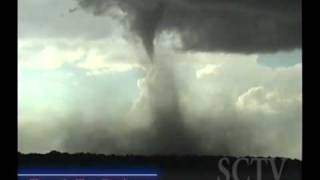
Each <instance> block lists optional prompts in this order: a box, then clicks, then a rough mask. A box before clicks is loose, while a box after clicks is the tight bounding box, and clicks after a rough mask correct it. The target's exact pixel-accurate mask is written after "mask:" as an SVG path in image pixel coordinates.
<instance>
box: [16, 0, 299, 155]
mask: <svg viewBox="0 0 320 180" xmlns="http://www.w3.org/2000/svg"><path fill="white" fill-rule="evenodd" d="M159 2H160V3H159ZM300 18H301V10H300V1H299V0H292V1H287V0H277V1H276V0H270V1H264V2H262V1H261V3H260V1H259V2H258V1H250V0H245V1H243V2H241V3H240V1H239V2H238V1H225V2H224V1H221V0H213V1H204V0H202V1H195V0H172V1H167V0H149V1H145V0H132V1H128V0H108V1H99V0H94V1H93V0H91V1H89V0H19V1H18V73H19V74H18V112H19V113H18V148H19V151H21V152H41V153H44V152H48V151H51V150H60V151H67V152H83V151H84V152H95V153H105V154H108V153H115V154H117V153H119V154H124V153H129V154H132V153H133V154H153V153H197V154H210V155H235V156H246V155H252V156H283V157H290V158H298V159H301V143H302V142H301V141H302V137H301V136H302V133H301V132H302V131H301V121H302V117H301V113H302V108H301V106H302V73H301V72H302V69H301V68H302V56H301V54H302V52H301V19H300Z"/></svg>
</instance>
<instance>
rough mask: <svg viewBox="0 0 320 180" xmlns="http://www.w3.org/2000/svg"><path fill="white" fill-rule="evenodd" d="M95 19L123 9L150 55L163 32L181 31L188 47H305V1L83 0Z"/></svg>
mask: <svg viewBox="0 0 320 180" xmlns="http://www.w3.org/2000/svg"><path fill="white" fill-rule="evenodd" d="M78 2H79V5H80V7H83V8H84V9H87V10H89V11H91V12H93V13H94V14H95V15H104V14H107V13H108V9H110V8H111V7H118V8H120V9H121V10H122V11H124V12H125V13H126V18H125V19H126V20H127V21H128V22H129V24H130V27H131V30H133V31H134V32H136V34H137V35H138V36H139V37H141V39H142V42H143V44H144V46H145V49H146V50H147V52H148V54H149V56H150V57H152V56H153V53H154V52H153V51H154V45H153V41H154V39H155V37H156V35H157V33H159V32H161V31H175V32H178V34H179V35H180V38H181V40H182V43H183V47H182V48H183V49H184V50H188V51H220V52H235V53H266V52H276V51H280V50H291V49H294V48H299V47H301V35H302V34H301V24H302V23H301V1H300V0H269V1H251V0H244V1H234V0H229V1H225V0H171V1H169V0H106V1H105V0H94V1H92V0H78Z"/></svg>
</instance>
